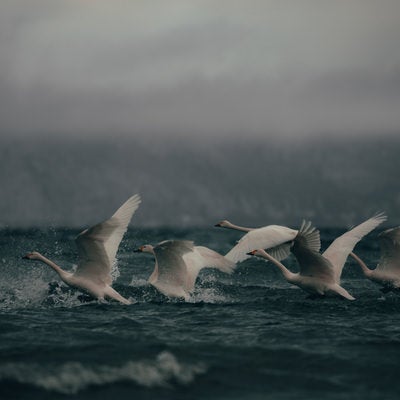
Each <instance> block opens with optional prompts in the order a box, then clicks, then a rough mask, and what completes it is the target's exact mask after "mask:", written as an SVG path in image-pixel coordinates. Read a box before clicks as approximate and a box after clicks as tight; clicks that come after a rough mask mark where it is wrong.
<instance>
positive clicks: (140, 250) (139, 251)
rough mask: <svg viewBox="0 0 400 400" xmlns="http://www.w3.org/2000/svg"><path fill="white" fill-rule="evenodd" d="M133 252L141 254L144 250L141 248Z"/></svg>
mask: <svg viewBox="0 0 400 400" xmlns="http://www.w3.org/2000/svg"><path fill="white" fill-rule="evenodd" d="M133 252H134V253H141V252H142V249H140V248H139V249H135V250H133Z"/></svg>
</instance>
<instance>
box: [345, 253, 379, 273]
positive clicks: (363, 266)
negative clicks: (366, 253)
mask: <svg viewBox="0 0 400 400" xmlns="http://www.w3.org/2000/svg"><path fill="white" fill-rule="evenodd" d="M350 256H351V257H353V258H354V260H355V261H356V262H357V264H358V265H359V266H360V267H361V270H362V272H363V273H364V275H365V276H371V275H372V273H373V271H372V270H370V269H369V268H368V267H367V265H366V264H365V263H364V261H363V260H361V258H360V257H358V256H357V255H356V254H354V253H353V252H351V253H350Z"/></svg>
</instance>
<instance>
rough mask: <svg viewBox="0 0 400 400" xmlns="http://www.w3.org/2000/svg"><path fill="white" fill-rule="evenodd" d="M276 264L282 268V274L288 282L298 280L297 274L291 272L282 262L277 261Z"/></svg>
mask: <svg viewBox="0 0 400 400" xmlns="http://www.w3.org/2000/svg"><path fill="white" fill-rule="evenodd" d="M274 264H275V265H276V266H277V267H278V268H279V269H280V270H281V272H282V275H283V276H284V278H285V279H286V280H287V281H288V282H290V283H293V282H294V281H295V280H296V274H294V273H293V272H290V271H289V270H288V269H287V268H286V267H285V266H284V265H283V264H282V263H280V262H279V261H276V262H275V263H274Z"/></svg>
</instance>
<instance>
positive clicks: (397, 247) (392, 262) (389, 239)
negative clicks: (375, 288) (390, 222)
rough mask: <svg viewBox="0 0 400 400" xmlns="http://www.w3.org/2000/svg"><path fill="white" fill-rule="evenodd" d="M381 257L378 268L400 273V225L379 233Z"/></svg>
mask: <svg viewBox="0 0 400 400" xmlns="http://www.w3.org/2000/svg"><path fill="white" fill-rule="evenodd" d="M378 238H379V244H380V247H381V258H380V260H379V264H378V266H377V269H379V270H381V271H388V272H389V271H390V272H396V273H397V274H398V273H400V226H398V227H396V228H392V229H387V230H386V231H384V232H382V233H380V234H379V235H378Z"/></svg>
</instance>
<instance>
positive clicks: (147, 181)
mask: <svg viewBox="0 0 400 400" xmlns="http://www.w3.org/2000/svg"><path fill="white" fill-rule="evenodd" d="M399 152H400V140H399V139H397V138H394V137H392V138H385V139H383V138H382V139H380V138H363V139H327V140H324V139H319V140H311V139H309V140H305V141H300V140H299V141H276V140H275V141H273V142H271V143H269V142H268V141H267V140H264V141H261V140H260V141H257V140H254V139H251V140H250V139H249V140H246V139H245V138H243V139H235V140H223V139H217V140H215V141H213V140H203V141H202V140H200V139H199V140H184V139H167V138H165V139H157V141H152V140H151V138H148V139H134V138H130V139H129V138H120V137H115V138H102V139H101V138H100V139H96V140H93V139H91V140H89V139H80V138H78V137H70V138H63V139H49V138H47V139H44V138H42V139H40V138H36V139H33V138H32V139H29V138H28V139H22V138H15V139H11V138H9V139H3V141H2V145H1V147H0V159H1V169H0V183H1V187H2V188H3V190H2V196H1V198H0V226H2V227H31V226H39V227H40V226H48V225H50V226H68V227H82V226H87V225H90V224H93V223H96V222H99V221H100V220H102V219H106V218H108V217H109V216H110V215H111V213H113V212H114V211H115V209H116V208H117V207H118V206H119V205H120V204H122V202H123V201H125V200H126V198H128V197H129V196H130V195H132V194H133V193H140V194H141V196H142V198H143V203H142V205H141V207H140V209H139V211H138V212H137V214H135V217H134V220H133V223H134V224H135V225H141V226H149V227H151V226H194V225H196V226H210V225H212V224H214V223H215V222H217V221H218V220H221V219H224V218H228V219H231V220H232V221H234V222H237V223H240V224H243V225H249V226H261V225H265V224H269V223H279V224H290V225H296V226H297V225H299V223H300V222H301V220H302V219H303V218H309V219H311V220H312V221H313V222H314V223H315V224H317V225H319V226H343V227H347V226H350V225H352V224H356V223H359V222H361V221H362V220H363V219H364V218H367V217H369V216H371V214H373V213H374V212H377V211H385V212H387V214H388V216H389V221H388V223H389V224H390V225H395V224H399V223H400V211H399V210H400V207H399V206H400V186H399V185H398V176H399V175H398V171H399V167H400V161H399V157H398V154H399Z"/></svg>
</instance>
